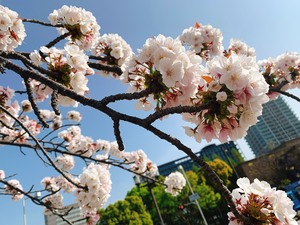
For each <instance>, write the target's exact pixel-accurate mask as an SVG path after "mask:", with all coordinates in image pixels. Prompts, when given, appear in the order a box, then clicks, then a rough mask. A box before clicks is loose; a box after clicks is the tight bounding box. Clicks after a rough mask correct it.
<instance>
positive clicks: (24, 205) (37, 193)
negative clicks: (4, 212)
mask: <svg viewBox="0 0 300 225" xmlns="http://www.w3.org/2000/svg"><path fill="white" fill-rule="evenodd" d="M40 196H41V192H40V191H37V192H35V195H34V197H35V198H38V197H40ZM25 201H26V199H25V197H23V198H22V203H23V204H22V205H23V222H24V225H27V219H26V204H25Z"/></svg>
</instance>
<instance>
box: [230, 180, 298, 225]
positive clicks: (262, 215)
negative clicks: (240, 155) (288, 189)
mask: <svg viewBox="0 0 300 225" xmlns="http://www.w3.org/2000/svg"><path fill="white" fill-rule="evenodd" d="M237 185H238V186H239V188H236V189H234V190H233V191H232V196H233V200H234V201H235V204H236V206H237V210H238V211H239V213H241V214H242V215H245V216H247V217H248V218H250V219H251V220H252V222H253V223H255V224H257V225H260V224H261V225H263V224H266V225H272V224H279V225H297V222H296V221H295V220H294V219H293V218H294V217H295V215H296V212H295V211H294V210H293V202H292V200H291V199H290V198H288V197H287V194H286V193H285V192H284V191H281V190H276V189H275V188H271V186H270V184H268V183H267V182H265V181H259V180H258V179H255V180H254V181H253V183H250V181H249V179H248V178H239V179H238V180H237ZM228 217H229V221H230V222H229V224H230V225H243V224H244V223H243V222H242V221H240V219H238V218H236V217H235V216H234V215H233V213H231V212H230V213H228Z"/></svg>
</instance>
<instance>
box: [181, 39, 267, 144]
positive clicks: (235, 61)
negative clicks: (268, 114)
mask: <svg viewBox="0 0 300 225" xmlns="http://www.w3.org/2000/svg"><path fill="white" fill-rule="evenodd" d="M233 46H236V45H235V43H233V42H232V43H231V49H234V50H230V51H229V52H228V53H226V54H225V55H220V56H216V57H214V58H213V59H211V60H209V61H207V63H206V68H205V71H206V74H207V77H206V80H207V81H208V82H207V87H206V88H198V92H197V93H196V95H195V97H194V98H193V104H194V105H199V106H201V105H207V109H206V110H203V111H200V112H199V113H195V114H185V115H184V119H185V120H186V121H189V122H192V123H195V124H196V126H195V127H194V128H190V127H185V129H186V133H187V135H189V136H194V137H195V138H196V140H198V141H201V139H202V138H205V139H206V141H208V142H209V141H211V140H212V139H213V138H216V139H219V140H220V141H221V142H225V141H227V140H228V138H230V139H232V140H237V139H239V138H242V137H243V136H245V135H246V132H247V130H248V128H249V127H250V126H252V125H254V124H255V123H256V122H257V117H258V116H260V115H261V113H262V104H264V103H266V102H267V101H268V100H269V98H268V97H267V95H266V93H267V92H268V84H267V83H266V82H265V80H264V77H263V76H262V75H261V73H260V72H259V68H258V66H257V64H256V60H255V57H253V56H251V54H249V53H247V51H246V50H243V51H242V50H239V51H238V50H237V48H236V47H233ZM238 46H241V44H240V42H239V45H238ZM243 46H244V48H240V49H245V46H246V45H245V44H244V45H243ZM244 53H245V54H244Z"/></svg>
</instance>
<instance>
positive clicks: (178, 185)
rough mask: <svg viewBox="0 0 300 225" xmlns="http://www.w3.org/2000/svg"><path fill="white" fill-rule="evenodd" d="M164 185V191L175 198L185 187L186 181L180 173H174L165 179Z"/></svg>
mask: <svg viewBox="0 0 300 225" xmlns="http://www.w3.org/2000/svg"><path fill="white" fill-rule="evenodd" d="M164 184H165V185H166V186H167V188H166V189H165V191H166V192H168V193H170V194H172V195H173V196H176V195H178V194H179V192H180V191H181V190H182V188H183V187H184V186H185V184H186V180H185V178H184V176H183V175H182V174H181V173H180V172H178V171H176V172H173V173H171V174H170V175H168V176H167V177H166V179H165V182H164Z"/></svg>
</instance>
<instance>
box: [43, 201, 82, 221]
mask: <svg viewBox="0 0 300 225" xmlns="http://www.w3.org/2000/svg"><path fill="white" fill-rule="evenodd" d="M66 212H68V215H66V216H65V218H66V219H67V220H69V221H76V222H74V225H86V220H84V219H83V217H82V212H81V211H80V209H79V207H78V205H77V204H76V203H75V204H72V205H68V206H65V207H64V209H63V210H61V211H60V213H66ZM45 224H46V225H67V224H68V223H67V222H66V221H63V220H62V219H61V218H60V217H59V216H56V215H54V214H52V213H47V214H45Z"/></svg>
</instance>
